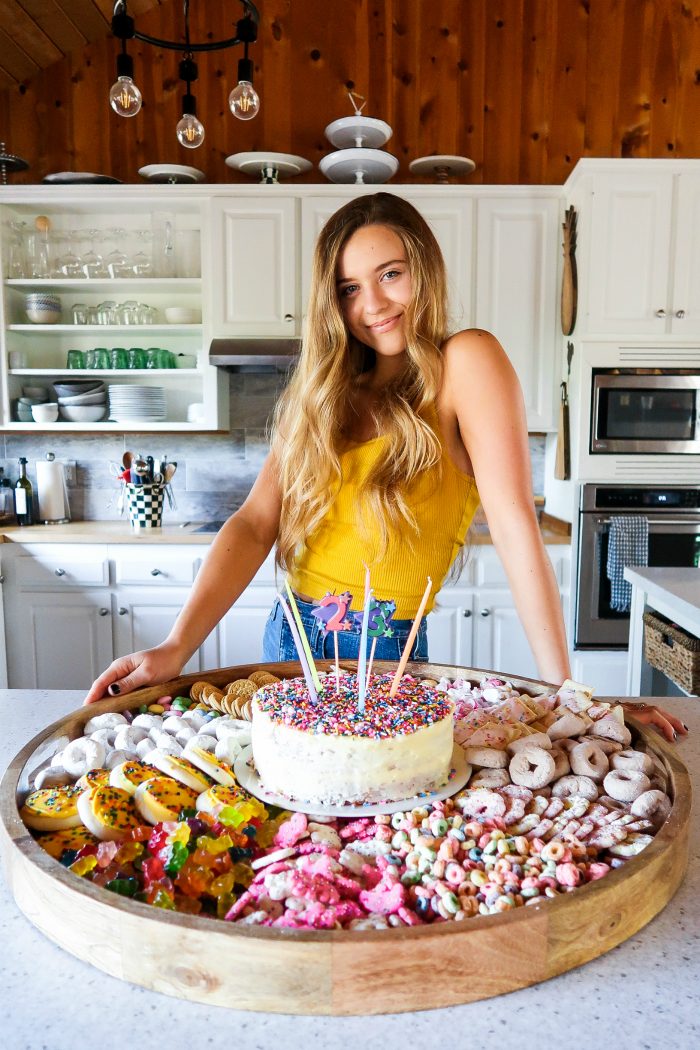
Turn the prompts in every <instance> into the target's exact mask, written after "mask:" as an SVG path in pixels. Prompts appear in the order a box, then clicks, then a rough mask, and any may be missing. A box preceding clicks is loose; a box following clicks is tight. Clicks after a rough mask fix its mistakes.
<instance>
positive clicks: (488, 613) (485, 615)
mask: <svg viewBox="0 0 700 1050" xmlns="http://www.w3.org/2000/svg"><path fill="white" fill-rule="evenodd" d="M490 615H491V610H490V609H482V610H481V612H480V613H479V616H483V617H484V618H485V617H487V616H490Z"/></svg>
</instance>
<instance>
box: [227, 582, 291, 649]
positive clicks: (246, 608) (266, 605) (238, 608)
mask: <svg viewBox="0 0 700 1050" xmlns="http://www.w3.org/2000/svg"><path fill="white" fill-rule="evenodd" d="M276 593H277V592H276V590H275V588H274V587H273V586H271V585H269V584H267V585H260V584H258V583H255V582H253V583H252V584H251V586H250V587H248V589H247V590H245V591H244V592H243V594H242V595H241V597H240V598H239V599H238V601H237V602H236V604H235V605H234V607H233V608H232V609H230V610H229V612H228V613H227V614H226V616H224V618H223V620H222V621H221V623H220V624H219V647H220V648H219V651H220V656H221V666H222V667H232V666H233V665H235V664H249V663H256V662H257V661H260V660H262V645H263V635H264V633H265V624H266V623H267V618H268V616H269V615H270V610H271V609H272V605H273V603H274V600H275V595H276Z"/></svg>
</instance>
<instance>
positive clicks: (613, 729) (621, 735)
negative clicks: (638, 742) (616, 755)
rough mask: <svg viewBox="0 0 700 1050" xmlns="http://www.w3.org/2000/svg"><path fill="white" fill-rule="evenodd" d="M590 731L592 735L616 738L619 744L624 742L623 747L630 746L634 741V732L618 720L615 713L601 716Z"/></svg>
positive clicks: (610, 738)
mask: <svg viewBox="0 0 700 1050" xmlns="http://www.w3.org/2000/svg"><path fill="white" fill-rule="evenodd" d="M590 732H591V736H602V737H607V739H608V740H615V741H617V743H618V744H622V745H623V747H629V745H630V744H631V743H632V734H631V733H630V731H629V729H628V728H627V726H626V725H622V724H621V723H620V722H618V720H617V719H616V718H615V717H614V716H613V715H605V717H604V718H599V719H598V721H597V722H594V723H593V725H592V726H591V731H590Z"/></svg>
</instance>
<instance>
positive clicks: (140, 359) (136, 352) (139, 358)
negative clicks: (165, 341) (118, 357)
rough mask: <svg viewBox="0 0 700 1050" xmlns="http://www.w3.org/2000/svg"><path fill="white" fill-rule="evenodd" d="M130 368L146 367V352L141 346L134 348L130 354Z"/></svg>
mask: <svg viewBox="0 0 700 1050" xmlns="http://www.w3.org/2000/svg"><path fill="white" fill-rule="evenodd" d="M128 361H129V368H145V367H146V351H145V350H144V349H143V348H142V347H140V346H132V347H130V349H129V353H128Z"/></svg>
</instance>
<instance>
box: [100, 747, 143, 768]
mask: <svg viewBox="0 0 700 1050" xmlns="http://www.w3.org/2000/svg"><path fill="white" fill-rule="evenodd" d="M132 758H138V755H137V754H136V752H135V751H112V752H111V754H109V755H107V758H106V759H105V766H106V768H107V769H109V770H112V769H114V768H115V766H120V765H121V764H122V762H128V761H129V759H132Z"/></svg>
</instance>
